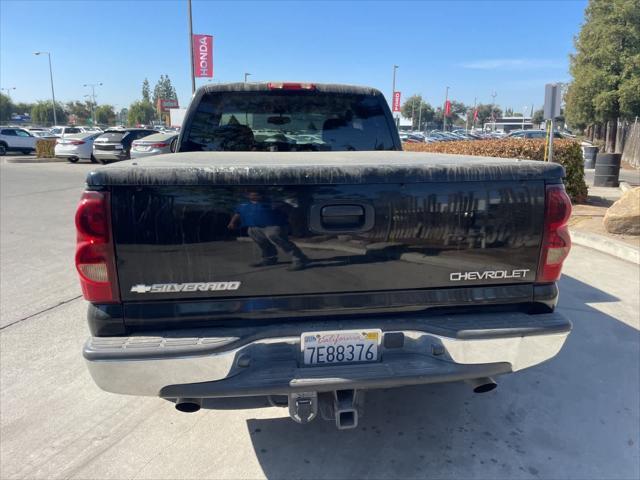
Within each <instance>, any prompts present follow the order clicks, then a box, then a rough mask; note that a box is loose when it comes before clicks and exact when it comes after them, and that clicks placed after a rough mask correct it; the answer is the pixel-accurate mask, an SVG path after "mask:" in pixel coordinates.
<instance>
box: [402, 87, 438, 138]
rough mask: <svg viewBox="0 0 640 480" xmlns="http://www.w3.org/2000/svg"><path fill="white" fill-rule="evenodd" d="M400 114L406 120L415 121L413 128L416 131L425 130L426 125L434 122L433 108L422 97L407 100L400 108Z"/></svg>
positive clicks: (416, 96)
mask: <svg viewBox="0 0 640 480" xmlns="http://www.w3.org/2000/svg"><path fill="white" fill-rule="evenodd" d="M420 110H422V112H420ZM400 113H401V114H402V116H403V117H404V118H409V119H412V120H413V128H415V129H416V130H423V129H424V128H425V125H426V124H427V123H428V122H431V121H432V120H433V107H432V106H431V105H429V104H428V103H427V102H425V101H424V100H423V99H422V95H412V96H410V97H409V98H407V99H406V100H405V102H404V103H403V104H402V107H400ZM418 122H420V125H418Z"/></svg>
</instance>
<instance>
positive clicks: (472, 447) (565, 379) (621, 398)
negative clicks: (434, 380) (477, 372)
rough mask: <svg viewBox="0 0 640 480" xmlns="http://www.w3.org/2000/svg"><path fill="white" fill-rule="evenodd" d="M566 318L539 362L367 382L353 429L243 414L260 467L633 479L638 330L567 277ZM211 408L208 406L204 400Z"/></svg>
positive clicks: (271, 474)
mask: <svg viewBox="0 0 640 480" xmlns="http://www.w3.org/2000/svg"><path fill="white" fill-rule="evenodd" d="M561 292H562V297H561V302H560V307H559V310H560V311H562V312H564V313H565V314H566V315H567V316H569V317H570V318H571V319H572V321H573V323H574V331H573V332H572V334H571V335H570V336H569V339H568V340H567V343H566V344H565V347H564V349H563V350H562V351H561V352H560V354H559V355H558V356H557V357H556V358H554V359H553V360H551V361H550V362H548V363H546V364H543V365H540V366H537V367H533V368H532V369H529V370H525V371H523V372H519V373H517V374H516V375H506V376H504V377H500V378H498V384H499V386H498V389H497V390H495V391H493V392H489V393H485V394H473V393H472V392H471V390H470V388H469V387H468V386H467V385H465V384H462V383H456V384H440V385H423V386H415V387H406V388H401V389H391V390H375V391H370V392H367V397H366V402H365V412H364V416H363V417H362V419H361V422H360V426H359V428H358V429H356V430H350V431H338V430H337V429H336V428H335V426H334V424H333V423H332V422H327V421H323V420H321V419H317V420H315V421H314V422H312V423H311V424H309V425H298V424H296V423H294V422H293V421H292V420H290V419H289V418H288V416H287V411H286V409H284V408H283V409H282V418H272V419H251V420H248V421H247V428H248V430H249V433H250V435H251V439H252V443H253V448H254V449H255V453H256V456H257V458H258V460H259V462H260V465H261V467H262V469H263V471H264V473H265V475H266V476H267V477H268V478H271V479H276V478H313V479H316V478H418V477H421V478H424V477H430V478H581V479H583V478H605V477H606V478H638V475H639V474H640V471H639V464H640V458H639V453H638V439H639V437H640V433H639V426H638V423H639V412H638V410H639V405H640V399H639V390H640V386H639V375H640V365H639V362H640V360H639V358H640V357H639V353H640V352H639V344H640V342H639V337H638V331H637V330H636V329H634V328H632V327H629V326H627V325H626V324H625V323H623V322H621V321H618V320H617V319H615V318H613V317H611V316H609V315H606V314H603V313H601V312H599V311H597V310H596V309H595V308H592V307H590V306H589V305H587V304H586V303H587V302H589V303H594V302H615V301H616V300H617V299H616V298H615V297H613V296H611V295H609V294H607V293H605V292H603V291H600V290H597V289H595V288H593V287H590V286H589V285H586V284H584V283H582V282H580V281H578V280H576V279H574V278H571V277H566V276H565V277H563V279H562V281H561ZM213 408H216V407H213Z"/></svg>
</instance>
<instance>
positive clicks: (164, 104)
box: [158, 98, 179, 112]
mask: <svg viewBox="0 0 640 480" xmlns="http://www.w3.org/2000/svg"><path fill="white" fill-rule="evenodd" d="M178 107H179V105H178V100H173V99H169V98H167V99H165V98H159V99H158V110H160V111H161V112H168V111H169V109H171V108H178Z"/></svg>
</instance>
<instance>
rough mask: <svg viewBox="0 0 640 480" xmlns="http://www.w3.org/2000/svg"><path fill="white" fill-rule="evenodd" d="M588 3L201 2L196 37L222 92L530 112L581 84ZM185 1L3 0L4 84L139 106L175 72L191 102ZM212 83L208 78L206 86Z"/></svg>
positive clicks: (22, 94) (28, 94) (18, 94)
mask: <svg viewBox="0 0 640 480" xmlns="http://www.w3.org/2000/svg"><path fill="white" fill-rule="evenodd" d="M586 3H587V2H586V0H584V1H583V0H579V1H578V0H576V1H562V0H557V1H517V0H511V1H493V2H485V1H441V2H436V1H424V2H418V1H415V2H390V1H389V2H364V1H359V2H338V1H330V2H296V1H287V2H268V1H263V2H249V1H235V2H215V1H204V0H202V1H199V0H193V17H194V18H193V29H194V33H206V34H212V35H214V42H215V46H214V65H215V77H214V79H213V81H214V82H229V81H241V80H242V79H243V74H244V72H250V73H252V74H253V75H252V77H251V79H252V80H256V81H260V80H307V81H317V82H337V83H351V84H358V85H370V86H374V87H377V88H379V89H380V90H382V91H383V92H384V93H385V95H387V97H388V96H389V95H390V91H391V83H392V68H393V65H394V64H397V65H399V69H398V72H397V89H398V90H400V91H401V92H402V95H403V98H406V97H407V96H409V95H411V94H413V93H421V94H422V95H423V96H424V97H425V98H426V99H427V101H429V102H430V103H432V104H437V105H440V104H441V103H442V101H443V97H444V90H445V87H446V86H449V87H450V94H449V96H450V98H451V99H453V100H458V101H462V102H465V103H468V104H473V101H474V97H477V98H478V102H485V103H489V102H490V101H491V93H492V91H494V90H495V91H496V92H497V97H496V103H498V104H499V105H501V106H502V107H505V108H506V107H512V108H514V109H515V110H517V111H522V108H523V106H524V105H531V104H534V105H536V106H539V105H542V103H543V97H544V84H545V83H548V82H553V81H567V80H569V78H570V77H569V73H568V55H569V53H571V52H572V51H573V37H574V35H576V34H577V32H578V31H579V29H580V24H581V23H582V21H583V14H584V9H585V7H586ZM188 48H189V46H188V33H187V9H186V0H178V1H170V0H165V1H162V0H159V1H153V0H147V1H123V0H121V1H109V0H102V1H55V0H42V1H35V2H34V1H23V0H19V1H18V0H0V86H1V87H2V88H7V87H14V86H15V87H16V90H12V91H11V95H12V98H13V99H14V100H15V101H34V100H37V99H49V97H50V87H49V78H48V73H49V72H48V66H47V60H46V57H43V56H39V57H36V56H34V55H32V52H34V51H37V50H47V51H50V52H51V54H52V61H53V73H54V82H55V89H56V99H57V100H59V101H68V100H72V99H82V96H83V95H85V94H87V93H90V92H89V89H87V88H83V87H82V85H83V84H85V83H96V82H103V83H104V86H102V87H99V88H98V90H97V92H96V93H97V95H98V103H110V104H115V105H116V106H117V108H122V107H125V106H128V105H129V104H130V103H131V102H132V101H134V100H136V99H138V98H139V97H140V90H141V84H142V81H143V79H144V78H145V77H147V78H148V79H149V81H150V82H151V84H152V86H153V84H154V83H155V81H156V80H157V79H158V78H159V77H160V75H161V74H168V75H169V76H170V78H171V80H172V82H173V83H174V85H175V87H176V90H177V92H178V97H179V100H180V103H181V105H184V106H186V104H187V102H188V101H189V98H190V95H191V90H190V70H189V61H188ZM204 82H206V80H204V79H198V80H197V83H198V84H202V83H204Z"/></svg>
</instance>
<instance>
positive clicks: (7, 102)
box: [0, 93, 15, 122]
mask: <svg viewBox="0 0 640 480" xmlns="http://www.w3.org/2000/svg"><path fill="white" fill-rule="evenodd" d="M14 111H15V105H14V104H13V102H12V101H11V98H10V97H9V96H8V95H5V94H4V93H0V122H8V121H9V120H11V114H12V113H13V112H14Z"/></svg>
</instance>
